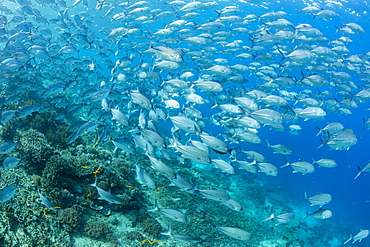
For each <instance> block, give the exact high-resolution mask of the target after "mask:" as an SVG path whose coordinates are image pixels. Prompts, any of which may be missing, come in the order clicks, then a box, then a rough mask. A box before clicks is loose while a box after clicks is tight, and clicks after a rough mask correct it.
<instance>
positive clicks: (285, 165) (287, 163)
mask: <svg viewBox="0 0 370 247" xmlns="http://www.w3.org/2000/svg"><path fill="white" fill-rule="evenodd" d="M285 160H286V163H285V164H284V165H282V166H280V168H283V167H287V166H289V165H290V163H289V160H288V157H287V156H285Z"/></svg>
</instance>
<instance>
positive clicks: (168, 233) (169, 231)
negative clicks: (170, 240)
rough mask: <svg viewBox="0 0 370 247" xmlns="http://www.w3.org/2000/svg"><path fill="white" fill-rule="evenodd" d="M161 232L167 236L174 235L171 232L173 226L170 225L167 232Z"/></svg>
mask: <svg viewBox="0 0 370 247" xmlns="http://www.w3.org/2000/svg"><path fill="white" fill-rule="evenodd" d="M161 234H162V235H166V236H171V235H172V233H171V226H170V225H169V226H168V230H167V232H162V233H161Z"/></svg>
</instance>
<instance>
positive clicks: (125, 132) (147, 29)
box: [0, 0, 370, 244]
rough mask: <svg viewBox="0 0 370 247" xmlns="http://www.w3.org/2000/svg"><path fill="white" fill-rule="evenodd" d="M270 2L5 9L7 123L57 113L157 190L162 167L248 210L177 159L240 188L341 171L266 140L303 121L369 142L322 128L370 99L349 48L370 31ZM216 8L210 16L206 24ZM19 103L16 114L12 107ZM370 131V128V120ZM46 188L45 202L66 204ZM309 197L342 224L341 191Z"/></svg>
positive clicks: (283, 220)
mask: <svg viewBox="0 0 370 247" xmlns="http://www.w3.org/2000/svg"><path fill="white" fill-rule="evenodd" d="M228 4H230V5H228ZM262 4H263V2H262V1H258V0H240V1H238V2H230V3H227V2H222V3H221V2H218V1H203V0H202V1H192V2H190V1H182V0H175V1H172V2H171V1H164V2H158V3H156V4H153V3H151V2H150V1H118V0H117V1H115V0H97V1H88V0H76V1H71V2H68V1H65V0H11V1H9V2H8V3H7V4H5V2H4V3H1V5H0V13H1V15H0V86H1V91H2V92H1V98H0V100H1V102H0V105H1V119H0V124H1V125H2V126H4V125H7V124H11V123H12V121H15V119H21V118H26V117H33V116H35V115H37V114H38V113H41V112H54V119H52V120H51V121H53V120H55V121H64V122H65V123H67V124H68V126H69V128H68V130H67V131H68V134H67V136H68V137H67V139H66V143H67V144H68V145H74V143H75V141H76V140H77V139H78V138H82V137H83V136H90V137H91V138H94V143H95V146H100V147H107V148H108V147H109V148H111V149H112V152H113V155H114V156H115V157H120V156H125V157H131V156H135V155H137V156H138V155H139V156H140V159H141V161H140V162H141V163H142V162H146V164H148V166H147V167H141V166H140V165H139V163H138V162H137V163H136V164H135V165H134V164H133V166H135V167H133V168H134V169H135V171H136V179H137V181H138V182H139V183H141V184H142V185H143V186H145V187H147V188H143V189H151V190H156V189H157V186H156V181H155V179H153V178H152V177H150V175H149V174H148V173H147V170H148V169H149V167H151V168H152V169H154V170H155V171H156V172H158V174H160V175H161V176H163V177H165V178H166V179H168V183H169V184H170V183H171V184H173V185H175V186H176V187H178V189H179V190H181V191H186V192H188V193H191V194H194V196H199V197H204V198H206V199H208V200H213V201H216V202H219V203H221V204H224V205H225V206H227V207H228V208H229V209H231V210H235V211H241V210H242V209H243V205H241V204H240V203H239V202H237V201H235V200H234V199H233V198H231V197H230V195H229V194H228V193H227V192H226V191H224V190H220V189H217V187H216V188H210V187H207V185H202V184H195V183H192V182H189V181H188V180H186V179H184V178H182V177H181V173H182V171H181V170H180V169H175V168H174V167H172V164H173V163H176V164H187V163H189V162H191V163H192V164H200V165H205V166H215V167H216V168H218V170H217V172H223V173H227V174H229V175H230V179H231V180H232V176H234V174H240V173H245V174H250V173H253V174H258V176H263V174H265V175H268V176H279V170H280V166H281V167H288V166H289V168H285V169H292V170H293V173H302V174H310V173H314V172H315V165H318V166H320V167H325V168H334V167H336V166H337V164H336V161H335V160H333V159H329V158H325V157H323V158H322V159H318V160H316V161H315V160H313V161H304V160H293V159H292V160H291V161H290V158H288V156H289V155H291V154H292V153H294V152H295V151H296V150H295V147H289V146H287V145H284V140H281V141H276V140H274V139H268V140H264V139H262V138H261V137H260V136H259V132H260V131H263V130H268V131H286V132H290V134H291V135H292V136H294V135H298V134H299V133H300V132H301V131H304V130H303V129H302V128H301V126H300V123H302V121H313V122H314V121H317V123H315V125H317V126H318V127H317V128H318V133H317V138H320V140H321V145H319V146H318V148H322V149H324V148H327V149H332V150H348V149H350V148H351V147H352V146H353V145H356V144H357V143H358V141H361V140H360V138H357V136H356V133H355V132H354V131H353V130H352V129H349V128H347V127H346V126H344V125H343V124H342V123H340V122H331V123H328V124H326V123H327V122H326V123H325V121H323V120H325V117H326V115H327V113H330V114H343V115H347V114H351V109H354V108H357V107H358V104H363V103H365V102H367V101H368V100H369V99H370V66H369V64H370V52H369V53H366V54H352V53H351V51H350V50H349V49H348V48H347V47H346V45H347V44H348V43H351V42H353V41H352V40H351V38H350V36H351V35H356V37H357V36H358V37H360V35H361V34H363V33H365V30H364V29H363V28H362V27H361V26H360V25H359V24H356V23H354V22H341V24H338V23H340V22H339V19H340V16H339V15H338V14H337V13H335V12H334V11H332V10H329V9H320V8H318V7H314V6H308V7H306V8H303V9H301V10H299V12H298V11H297V12H296V13H294V14H293V13H286V12H284V11H281V10H279V11H267V10H268V9H265V11H264V12H261V10H260V9H259V12H258V11H257V9H258V6H259V5H262ZM46 11H49V12H50V14H44V12H46ZM257 12H258V14H257ZM205 13H206V14H207V16H208V17H210V19H204V18H202V15H204V14H205ZM292 15H310V16H312V21H311V22H310V23H293V22H291V21H289V19H290V17H291V16H292ZM317 19H325V20H326V21H327V23H328V26H329V28H331V29H334V30H336V32H337V35H338V37H337V38H335V39H332V38H330V37H329V36H326V35H325V32H326V30H322V29H321V30H320V29H319V28H317V27H315V21H316V20H317ZM332 22H333V24H331V23H332ZM334 23H335V24H334ZM335 25H339V26H335ZM27 100H31V101H32V102H34V103H32V104H31V105H30V104H27ZM28 102H29V101H28ZM14 105H16V106H17V109H15V108H14V107H13V108H11V107H10V106H14ZM360 121H362V119H360ZM364 124H365V125H367V127H369V126H370V121H369V120H367V121H366V120H364ZM94 143H93V144H94ZM107 143H108V144H107ZM260 143H264V144H265V143H266V148H267V149H266V150H269V151H270V150H272V151H273V153H274V154H276V155H283V156H285V160H286V163H285V164H276V163H275V162H274V161H269V160H267V159H266V158H265V157H264V154H262V153H260V152H257V151H255V150H253V145H256V144H260ZM17 145H18V144H17V143H12V142H4V143H1V144H0V154H1V155H4V158H3V168H4V169H15V168H16V167H17V166H19V165H20V164H22V162H23V161H22V157H13V156H11V152H12V151H13V150H14V149H15V148H17V147H16V146H17ZM109 145H111V146H109ZM312 158H316V157H312ZM186 169H191V168H186ZM240 169H241V170H240ZM358 169H359V172H358V174H357V176H355V179H357V178H358V177H359V176H360V175H361V174H363V173H365V172H369V171H370V167H369V164H368V165H366V166H365V165H364V166H363V168H360V167H359V168H358ZM215 176H217V175H215ZM307 176H309V175H307ZM97 180H98V177H96V178H95V182H94V181H91V182H92V184H91V186H93V187H95V188H96V189H97V191H98V193H99V196H100V197H99V199H101V200H105V201H106V202H107V203H111V204H121V203H122V198H120V197H119V196H117V195H114V194H112V193H111V192H110V191H105V190H103V189H101V188H99V187H98V186H97ZM194 180H195V178H194ZM17 188H22V186H21V185H20V184H19V183H18V182H17V184H16V185H9V186H6V187H3V189H2V190H1V192H0V201H1V202H2V203H5V202H6V201H9V200H10V199H11V198H12V197H13V196H14V195H15V193H16V191H17ZM38 193H39V195H40V197H41V199H43V198H44V200H43V203H44V204H45V205H47V206H48V207H49V208H52V207H56V205H54V204H52V203H51V202H49V201H48V200H47V199H46V197H44V196H42V195H41V193H40V191H39V190H38ZM302 194H303V193H302ZM302 197H303V195H302ZM304 198H305V199H306V200H307V201H309V203H310V204H311V206H313V207H315V206H316V207H317V206H318V208H317V211H314V212H312V213H307V216H310V217H312V218H314V219H328V218H331V217H332V212H331V211H330V210H329V209H323V208H322V207H323V206H325V207H327V204H328V203H330V202H332V197H331V195H330V194H327V193H319V194H317V195H310V196H307V194H305V195H304ZM333 201H335V198H333ZM216 202H214V203H216ZM153 205H155V206H154V209H153V208H152V209H150V208H148V210H149V212H150V214H162V215H163V216H165V217H168V218H170V219H172V220H174V221H178V222H182V223H184V222H187V218H186V214H185V213H183V212H180V211H179V210H176V209H169V208H162V207H159V205H161V202H160V201H159V202H157V201H154V200H153ZM294 218H295V215H294V213H293V212H287V213H282V214H279V215H276V214H275V213H274V209H273V212H272V213H271V215H270V216H269V217H268V218H266V219H265V221H268V220H272V219H275V221H276V222H277V223H276V226H277V225H280V224H288V223H289V222H291V221H293V220H294ZM261 222H263V219H261ZM212 224H213V223H212ZM213 227H214V228H215V229H217V230H218V231H219V232H220V233H222V234H225V235H227V236H229V237H231V238H234V239H237V240H240V241H247V240H248V239H250V237H251V235H253V232H251V233H249V232H248V231H247V230H248V229H241V228H238V227H235V226H229V225H220V226H219V225H217V226H216V225H213ZM162 234H163V235H166V236H172V237H173V238H175V239H176V240H177V241H180V242H190V243H198V242H200V241H202V239H201V236H192V235H177V234H173V233H172V230H171V227H170V226H168V232H164V233H162ZM367 236H368V230H361V232H360V233H359V234H357V235H355V236H354V237H352V235H351V237H350V239H349V240H347V241H345V244H346V243H348V242H350V241H351V240H353V243H354V242H357V241H358V242H360V241H361V240H362V239H363V238H365V237H367Z"/></svg>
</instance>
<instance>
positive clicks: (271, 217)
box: [263, 213, 275, 221]
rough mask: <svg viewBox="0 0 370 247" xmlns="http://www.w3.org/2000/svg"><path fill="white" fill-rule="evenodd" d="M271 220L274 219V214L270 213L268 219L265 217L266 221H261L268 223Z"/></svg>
mask: <svg viewBox="0 0 370 247" xmlns="http://www.w3.org/2000/svg"><path fill="white" fill-rule="evenodd" d="M273 218H275V215H274V213H272V214H271V215H270V216H269V217H267V218H266V219H264V220H263V221H268V220H271V219H273Z"/></svg>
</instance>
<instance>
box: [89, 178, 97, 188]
mask: <svg viewBox="0 0 370 247" xmlns="http://www.w3.org/2000/svg"><path fill="white" fill-rule="evenodd" d="M97 182H98V177H95V182H94V183H93V184H90V185H91V186H93V187H97V186H96V183H97Z"/></svg>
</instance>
